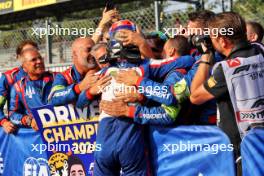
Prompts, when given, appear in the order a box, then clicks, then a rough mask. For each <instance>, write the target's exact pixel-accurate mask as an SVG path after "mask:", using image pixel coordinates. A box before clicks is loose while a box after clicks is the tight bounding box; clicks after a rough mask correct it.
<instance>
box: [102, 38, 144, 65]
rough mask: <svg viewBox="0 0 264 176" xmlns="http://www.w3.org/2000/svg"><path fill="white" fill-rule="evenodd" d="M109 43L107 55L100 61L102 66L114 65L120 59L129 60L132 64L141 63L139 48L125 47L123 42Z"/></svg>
mask: <svg viewBox="0 0 264 176" xmlns="http://www.w3.org/2000/svg"><path fill="white" fill-rule="evenodd" d="M111 42H113V41H110V43H108V47H107V54H106V55H105V56H103V57H101V58H100V59H99V63H100V64H105V63H110V64H114V63H115V62H117V61H118V59H124V60H127V61H128V62H130V63H134V64H136V63H140V62H141V54H140V51H139V48H138V47H137V46H134V45H128V46H124V45H123V44H122V42H119V41H114V43H115V44H113V43H111Z"/></svg>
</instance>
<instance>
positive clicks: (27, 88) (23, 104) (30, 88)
mask: <svg viewBox="0 0 264 176" xmlns="http://www.w3.org/2000/svg"><path fill="white" fill-rule="evenodd" d="M53 77H54V76H53V74H52V73H50V72H45V73H44V75H43V76H42V77H41V79H39V80H34V81H32V80H30V78H29V77H28V76H26V77H23V78H22V79H21V80H19V81H17V82H16V83H15V84H14V86H13V87H12V89H11V101H10V112H9V117H10V120H11V121H12V122H13V123H14V124H16V125H19V126H21V125H24V126H27V124H26V122H25V118H24V117H25V116H26V115H30V116H32V114H31V109H32V108H36V107H40V106H44V105H46V104H47V103H48V95H49V93H50V91H51V87H52V82H53ZM32 117H33V116H32Z"/></svg>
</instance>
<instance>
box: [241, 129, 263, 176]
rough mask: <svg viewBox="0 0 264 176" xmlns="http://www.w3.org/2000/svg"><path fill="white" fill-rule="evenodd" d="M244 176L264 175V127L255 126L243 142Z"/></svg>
mask: <svg viewBox="0 0 264 176" xmlns="http://www.w3.org/2000/svg"><path fill="white" fill-rule="evenodd" d="M241 156H242V168H243V176H251V175H254V176H263V175H264V167H263V163H264V128H263V127H262V128H260V127H259V128H254V129H252V130H250V131H249V133H248V134H247V135H246V136H245V137H244V139H243V141H242V143H241Z"/></svg>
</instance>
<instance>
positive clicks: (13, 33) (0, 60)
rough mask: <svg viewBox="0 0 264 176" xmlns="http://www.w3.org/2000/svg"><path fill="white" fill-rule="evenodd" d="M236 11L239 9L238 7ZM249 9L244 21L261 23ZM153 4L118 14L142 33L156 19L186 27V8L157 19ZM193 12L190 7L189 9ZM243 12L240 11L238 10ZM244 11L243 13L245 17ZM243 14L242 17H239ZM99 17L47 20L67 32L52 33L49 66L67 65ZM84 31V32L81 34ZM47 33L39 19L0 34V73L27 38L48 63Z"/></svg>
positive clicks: (168, 25) (13, 60) (262, 18)
mask: <svg viewBox="0 0 264 176" xmlns="http://www.w3.org/2000/svg"><path fill="white" fill-rule="evenodd" d="M239 8H240V11H241V8H243V6H242V7H239ZM250 8H251V7H250V6H245V9H244V10H245V13H244V16H245V17H246V19H247V20H256V21H260V22H262V24H263V23H264V16H262V14H261V12H259V13H255V14H254V13H251V11H253V10H254V9H250ZM155 10H156V9H155V6H154V3H152V4H150V6H149V7H147V8H140V7H139V9H138V10H134V11H130V12H126V13H121V17H122V18H123V19H130V20H132V21H133V22H135V23H136V24H137V25H138V26H139V27H140V28H141V29H142V31H143V32H145V33H146V32H149V31H154V30H155V29H156V20H157V18H158V21H160V24H161V27H160V29H161V30H163V28H173V27H175V25H177V24H182V25H184V24H186V22H187V18H188V15H187V14H188V13H189V12H190V9H189V8H188V10H187V9H182V10H171V11H170V12H166V13H164V12H161V13H160V14H161V16H160V17H158V16H157V13H156V14H155ZM193 10H194V8H193ZM242 10H243V9H242ZM246 12H247V14H246ZM242 15H243V14H242ZM100 19H101V17H95V18H89V19H79V20H74V21H65V22H56V21H50V22H49V24H50V25H49V27H50V28H52V29H64V30H65V29H69V30H70V32H68V31H64V32H65V33H63V32H62V33H55V34H54V35H51V37H50V39H51V43H52V47H51V52H50V53H51V55H52V63H54V64H58V63H67V62H71V50H70V46H71V43H72V41H73V40H74V39H75V38H77V37H80V36H84V35H89V34H92V33H93V31H89V29H92V30H93V29H95V28H96V26H97V24H98V23H99V21H100ZM83 29H84V30H85V33H84V32H83V31H84V30H83ZM45 30H47V26H45V20H44V19H43V20H42V24H41V23H40V24H33V25H32V26H31V27H28V28H23V29H19V30H10V31H0V70H4V69H6V68H9V67H14V66H17V65H18V64H19V62H18V61H16V55H15V48H16V46H17V45H18V44H19V43H20V42H21V41H23V40H26V39H31V40H33V41H36V42H37V43H38V44H39V46H40V51H41V54H42V56H43V57H44V58H46V60H45V61H46V63H49V62H48V61H49V59H48V53H47V49H46V42H47V38H46V36H45V35H42V34H43V31H44V32H45Z"/></svg>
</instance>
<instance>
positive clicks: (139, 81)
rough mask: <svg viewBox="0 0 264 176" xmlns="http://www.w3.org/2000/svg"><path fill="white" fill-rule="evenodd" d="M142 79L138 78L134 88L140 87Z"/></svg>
mask: <svg viewBox="0 0 264 176" xmlns="http://www.w3.org/2000/svg"><path fill="white" fill-rule="evenodd" d="M143 79H144V77H140V78H138V80H137V83H136V86H137V87H138V86H140V84H141V82H142V80H143Z"/></svg>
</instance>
